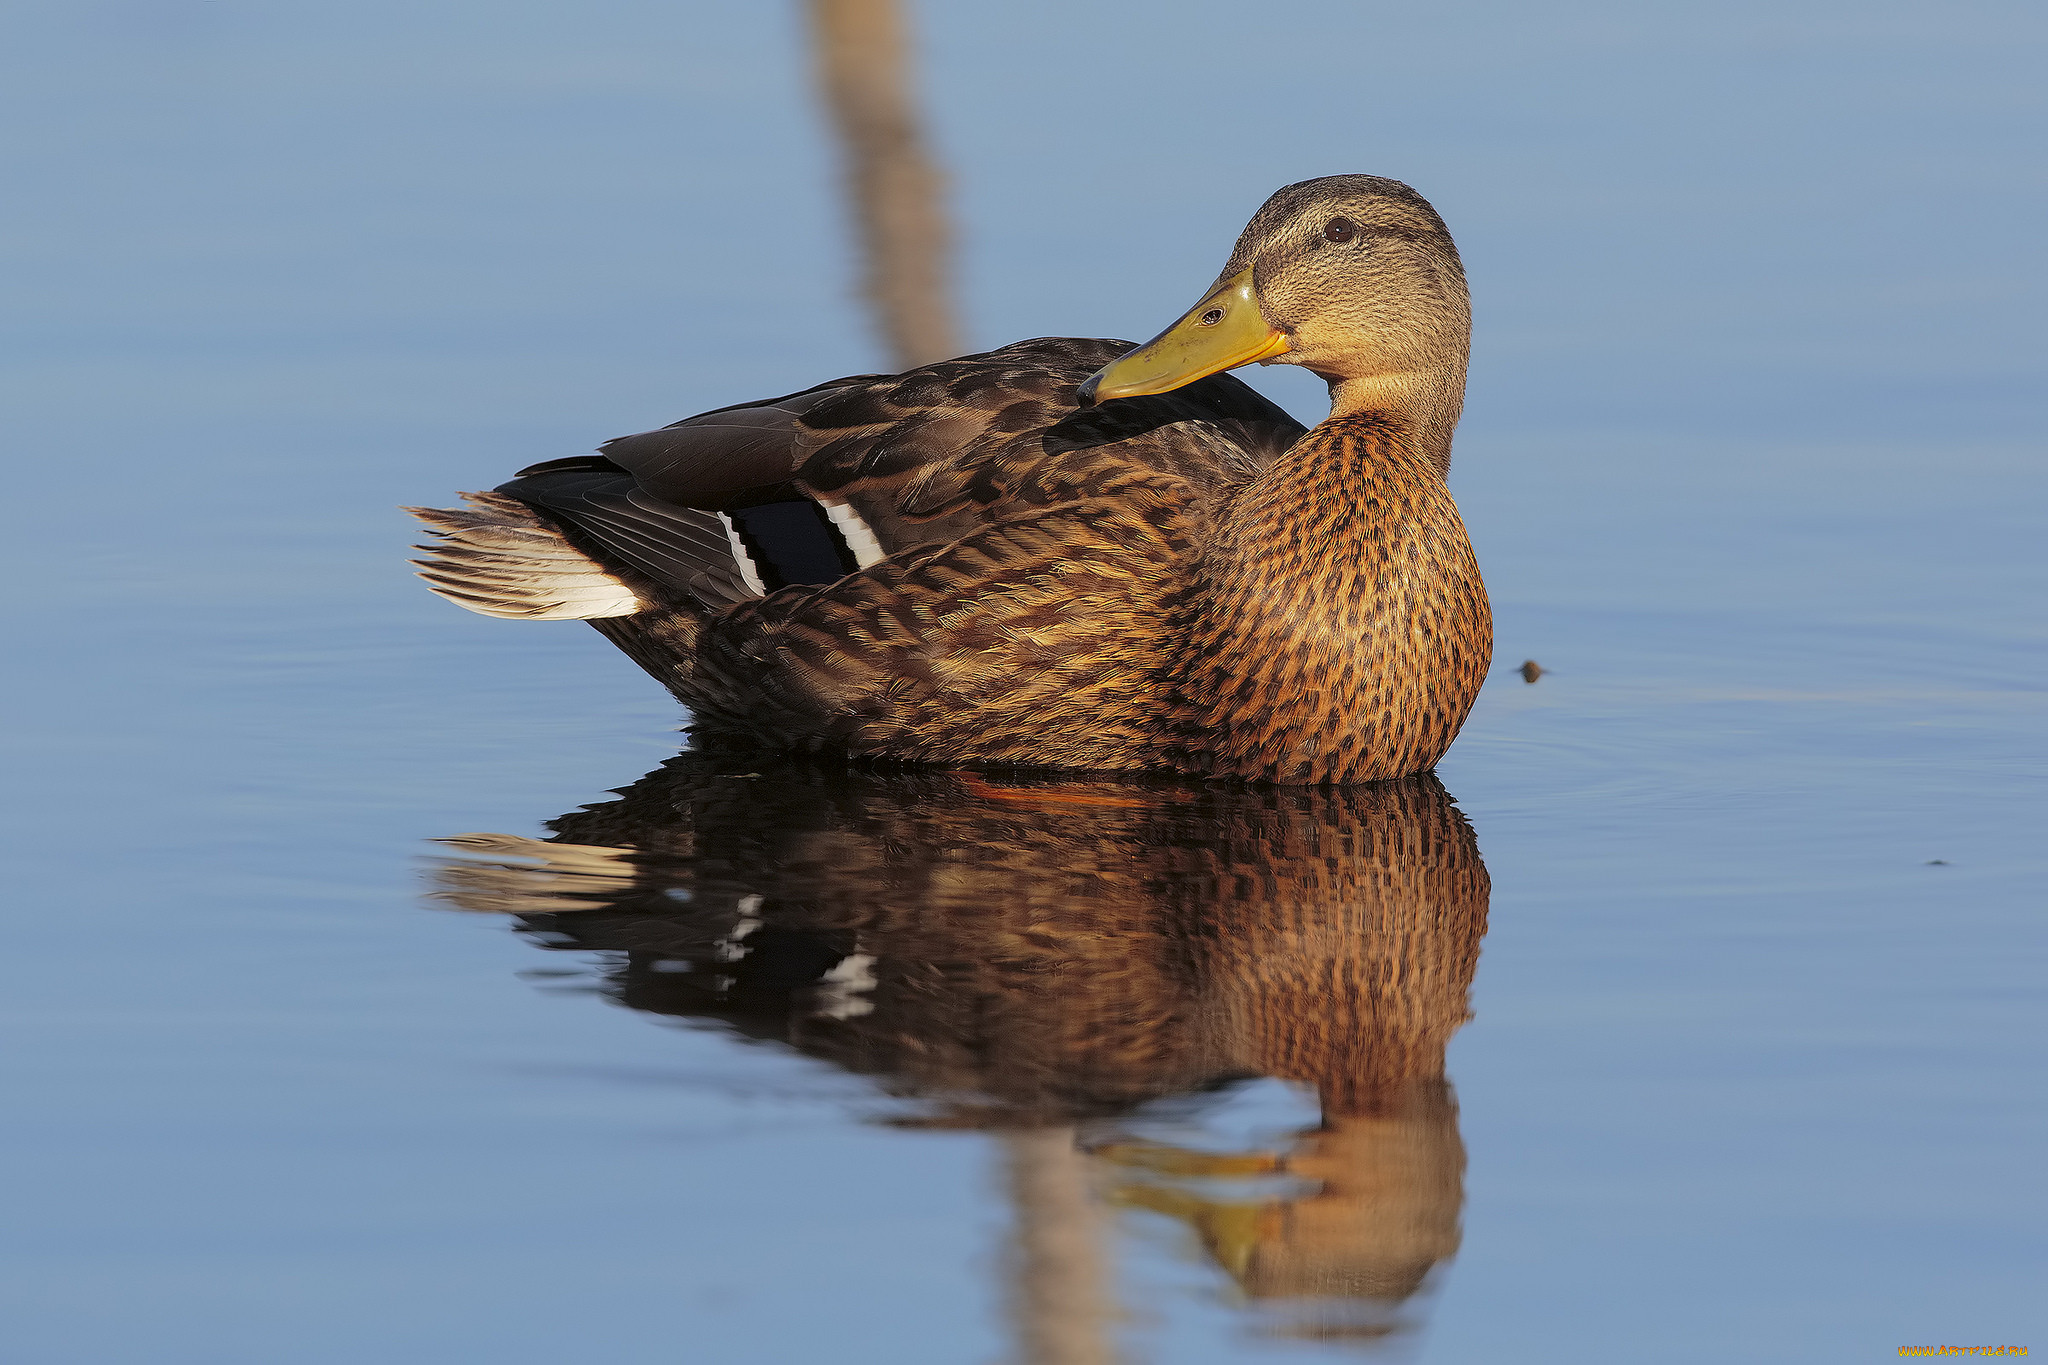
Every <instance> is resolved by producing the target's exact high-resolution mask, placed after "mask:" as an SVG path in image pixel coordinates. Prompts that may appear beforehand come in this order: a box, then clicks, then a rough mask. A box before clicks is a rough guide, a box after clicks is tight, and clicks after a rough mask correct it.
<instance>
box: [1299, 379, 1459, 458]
mask: <svg viewBox="0 0 2048 1365" xmlns="http://www.w3.org/2000/svg"><path fill="white" fill-rule="evenodd" d="M1325 378H1327V379H1328V381H1329V385H1330V417H1331V418H1333V419H1334V418H1338V417H1368V416H1369V417H1376V418H1379V419H1381V420H1383V421H1384V422H1386V423H1387V424H1389V425H1390V426H1395V427H1398V428H1399V429H1400V430H1401V431H1402V432H1403V433H1405V435H1404V439H1405V440H1406V442H1407V443H1408V444H1409V446H1410V447H1412V448H1413V449H1414V450H1415V452H1416V453H1417V454H1419V455H1421V456H1422V457H1423V458H1424V459H1426V460H1428V461H1429V462H1430V463H1431V464H1432V465H1434V466H1436V472H1437V476H1438V477H1439V478H1442V477H1444V476H1445V475H1447V474H1449V473H1450V469H1451V433H1452V432H1453V431H1455V430H1457V427H1458V414H1459V413H1461V412H1463V411H1464V408H1465V365H1464V362H1463V361H1462V360H1461V361H1459V362H1458V363H1457V364H1455V365H1446V366H1444V367H1443V368H1441V369H1434V370H1403V371H1399V372H1397V373H1394V374H1375V375H1367V376H1364V377H1362V378H1357V379H1343V378H1338V377H1335V376H1325Z"/></svg>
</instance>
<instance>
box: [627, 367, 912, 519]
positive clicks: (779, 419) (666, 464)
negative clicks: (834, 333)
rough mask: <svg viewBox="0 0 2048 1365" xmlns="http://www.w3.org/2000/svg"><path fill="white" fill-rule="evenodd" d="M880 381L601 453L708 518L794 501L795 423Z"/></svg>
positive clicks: (730, 414) (822, 388) (704, 422)
mask: <svg viewBox="0 0 2048 1365" xmlns="http://www.w3.org/2000/svg"><path fill="white" fill-rule="evenodd" d="M882 377H883V376H878V375H869V374H862V375H854V376H852V377H851V378H847V379H835V380H832V381H831V382H830V383H827V384H820V385H818V386H817V387H816V388H811V389H805V390H804V391H803V392H802V393H792V394H785V395H784V396H783V397H781V398H770V399H767V400H765V401H763V402H759V403H741V404H737V405H735V406H733V407H729V408H717V409H714V410H713V411H711V412H703V413H699V414H697V415H696V416H695V417H685V418H684V419H683V420H682V421H680V422H674V423H671V424H670V425H668V426H665V427H662V428H661V429H659V430H657V431H643V432H641V433H639V434H638V435H635V436H620V437H617V438H615V439H613V440H610V441H606V442H605V443H604V444H603V445H601V446H599V447H598V449H599V450H600V451H601V452H602V453H603V454H604V456H605V458H606V459H608V460H610V461H612V462H613V463H614V464H615V465H617V466H618V467H619V468H621V469H624V470H627V471H628V472H630V473H631V474H632V475H633V476H634V478H636V479H638V480H639V482H640V487H641V488H642V489H644V490H646V491H647V492H648V493H650V494H652V495H653V496H654V497H657V498H660V499H662V500H663V501H665V502H672V503H675V504H676V505H677V506H680V507H696V508H700V509H702V510H704V511H707V512H723V511H729V510H730V509H732V508H734V507H745V506H747V505H749V504H751V503H756V502H774V501H779V500H780V499H783V498H788V497H791V496H794V494H793V493H792V492H791V490H790V487H789V481H790V477H791V476H792V475H793V474H795V473H796V467H797V465H798V464H799V463H800V462H801V460H802V456H801V454H800V453H799V450H798V445H797V440H796V424H797V420H798V419H799V418H800V417H802V416H803V414H804V413H806V412H808V411H809V410H810V409H811V408H813V407H815V406H816V405H817V404H818V403H819V402H821V401H823V400H824V399H825V398H827V397H828V396H830V395H831V394H832V393H833V392H835V391H837V390H838V389H839V388H841V387H843V386H846V385H859V384H867V383H871V382H873V381H874V380H876V379H878V378H882Z"/></svg>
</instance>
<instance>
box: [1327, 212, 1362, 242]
mask: <svg viewBox="0 0 2048 1365" xmlns="http://www.w3.org/2000/svg"><path fill="white" fill-rule="evenodd" d="M1357 235H1358V224H1356V223H1354V222H1352V221H1351V220H1350V219H1349V218H1332V219H1331V220H1330V221H1329V222H1327V223H1325V224H1323V239H1324V240H1325V241H1330V242H1348V241H1350V240H1351V239H1352V238H1353V237H1356V236H1357Z"/></svg>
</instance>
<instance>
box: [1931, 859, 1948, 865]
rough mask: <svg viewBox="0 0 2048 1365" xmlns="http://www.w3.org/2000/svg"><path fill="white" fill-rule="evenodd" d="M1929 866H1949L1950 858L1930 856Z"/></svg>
mask: <svg viewBox="0 0 2048 1365" xmlns="http://www.w3.org/2000/svg"><path fill="white" fill-rule="evenodd" d="M1927 866H1929V867H1947V866H1948V859H1946V858H1929V859H1928V860H1927Z"/></svg>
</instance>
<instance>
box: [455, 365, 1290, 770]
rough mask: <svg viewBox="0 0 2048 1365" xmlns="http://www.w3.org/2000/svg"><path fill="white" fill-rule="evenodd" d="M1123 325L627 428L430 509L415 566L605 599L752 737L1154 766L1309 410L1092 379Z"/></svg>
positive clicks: (891, 753) (521, 607) (702, 710)
mask: <svg viewBox="0 0 2048 1365" xmlns="http://www.w3.org/2000/svg"><path fill="white" fill-rule="evenodd" d="M1128 349H1129V343H1126V342H1120V341H1110V340H1086V339H1074V338H1042V339H1039V340H1035V341H1025V342H1018V343H1016V344H1014V345H1011V346H1006V347H1004V348H1002V349H1001V350H997V351H992V352H989V353H987V354H985V355H977V356H967V357H963V358H961V359H958V360H951V361H945V362H942V363H939V364H935V365H929V366H925V367H923V368H921V369H917V370H912V371H908V372H906V373H904V374H900V375H860V376H854V377H851V378H847V379H840V380H835V381H833V382H831V383H828V384H824V385H820V386H818V387H816V388H813V389H809V390H805V391H803V392H801V393H797V394H792V395H787V396H785V397H782V398H777V399H770V400H766V401H763V402H759V403H753V404H744V405H740V406H737V407H733V408H726V409H720V410H717V411H714V412H709V413H704V414H701V415H699V416H697V417H692V418H688V419H686V420H684V421H682V422H678V423H676V424H674V425H673V426H669V427H664V428H662V429H660V430H658V431H650V432H645V433H642V434H640V435H635V436H627V437H621V438H619V439H618V440H614V441H610V442H607V443H606V444H605V445H604V446H603V447H601V454H598V455H591V456H578V457H572V458H570V459H567V460H556V461H551V462H548V463H546V464H542V465H536V466H532V467H530V468H528V469H526V470H523V471H521V474H520V477H518V478H516V479H514V480H513V481H512V482H510V483H507V484H505V485H502V486H501V487H500V488H499V489H498V490H497V491H496V493H495V494H487V495H479V496H478V497H475V498H472V499H471V501H472V503H473V505H474V508H475V510H473V511H471V512H466V513H443V512H428V513H425V514H423V515H424V517H425V519H426V520H428V521H429V523H430V524H432V525H434V526H435V527H436V529H437V530H440V531H441V532H442V533H443V534H444V536H445V537H446V540H445V541H444V542H443V544H441V545H439V546H437V547H435V550H436V554H437V558H436V559H435V560H433V561H428V562H426V563H425V564H424V567H425V568H426V570H427V573H426V575H425V576H426V577H427V578H428V580H429V583H430V586H433V587H434V589H435V590H436V591H437V592H441V593H442V594H443V595H444V596H448V597H450V598H451V599H453V600H456V601H458V602H459V603H460V604H462V605H464V606H467V607H469V608H471V609H472V610H479V611H484V612H486V613H488V614H495V615H506V616H527V617H534V616H539V617H581V618H584V619H589V620H591V621H592V624H593V625H596V626H597V627H598V628H599V629H600V630H601V631H603V632H604V633H605V634H606V635H607V636H609V637H610V638H612V639H613V640H614V642H615V643H617V644H619V645H620V647H621V648H623V649H625V650H626V652H627V653H628V654H630V655H631V656H632V657H633V658H634V659H635V660H636V661H638V662H639V663H641V664H642V666H643V667H645V668H646V669H647V670H648V671H649V672H650V673H652V674H653V675H654V676H655V677H657V678H659V679H660V680H661V681H662V682H663V683H664V684H666V685H667V686H668V687H669V688H670V690H671V691H673V692H674V693H675V694H676V695H677V696H678V697H679V698H681V699H682V700H683V701H684V702H685V703H686V704H687V705H689V706H690V707H691V708H692V710H693V711H694V712H695V713H696V715H697V719H698V721H699V723H700V725H704V726H707V727H709V728H711V729H713V730H717V731H723V732H730V733H737V734H739V735H741V736H743V737H745V738H747V739H749V740H752V741H756V742H766V743H770V744H774V745H776V746H778V747H801V748H819V747H834V748H845V749H848V750H850V751H852V752H855V753H866V754H873V755H877V756H886V757H893V758H900V759H907V760H913V761H925V762H958V761H970V762H972V761H979V762H1014V763H1031V764H1057V765H1063V766H1064V765H1072V766H1088V767H1104V766H1108V767H1125V766H1144V760H1143V758H1142V753H1141V751H1142V750H1144V749H1145V748H1146V747H1147V746H1148V745H1150V744H1153V743H1155V742H1156V735H1155V734H1154V731H1156V729H1157V728H1158V726H1159V724H1160V722H1161V721H1162V720H1163V719H1164V718H1163V716H1162V715H1161V714H1160V712H1159V707H1158V699H1157V698H1156V697H1153V696H1150V695H1147V693H1148V690H1149V689H1152V688H1154V687H1156V681H1157V680H1156V678H1155V677H1153V676H1152V675H1155V674H1156V673H1157V670H1158V667H1159V663H1160V656H1161V653H1162V651H1164V650H1165V649H1166V648H1167V636H1168V634H1169V633H1170V625H1169V621H1168V617H1169V616H1170V615H1171V614H1172V612H1173V611H1174V610H1175V609H1176V603H1175V595H1176V593H1177V592H1180V591H1182V590H1184V586H1185V585H1184V582H1183V580H1184V578H1185V575H1186V572H1187V570H1188V568H1189V565H1190V562H1191V556H1193V555H1194V554H1195V553H1196V552H1197V551H1198V548H1199V544H1200V542H1201V540H1202V538H1203V537H1204V535H1205V534H1206V531H1207V528H1208V526H1209V524H1210V522H1211V519H1212V518H1213V516H1214V513H1215V511H1216V509H1217V507H1218V506H1219V505H1220V504H1221V503H1222V502H1223V501H1224V500H1225V499H1227V498H1228V497H1229V496H1230V494H1231V493H1232V492H1233V491H1234V490H1235V489H1236V488H1237V487H1238V486H1239V485H1240V484H1241V483H1242V482H1243V481H1244V480H1245V479H1246V478H1248V477H1249V476H1250V475H1251V474H1253V473H1254V472H1256V471H1257V470H1258V469H1260V468H1261V467H1263V466H1264V465H1265V464H1266V463H1268V462H1269V461H1270V460H1272V459H1273V458H1275V457H1276V456H1278V455H1279V454H1280V453H1281V452H1282V451H1284V450H1285V449H1286V448H1287V447H1288V446H1289V445H1291V444H1292V443H1293V442H1294V441H1295V440H1296V439H1297V438H1298V437H1299V436H1300V435H1301V434H1302V428H1301V427H1300V425H1299V424H1298V423H1296V422H1294V421H1293V420H1292V419H1291V418H1289V417H1288V416H1287V415H1286V414H1285V413H1284V412H1282V411H1281V410H1280V409H1279V408H1277V407H1275V406H1274V405H1273V404H1271V403H1269V402H1267V401H1266V400H1265V399H1263V398H1261V397H1260V396H1259V395H1258V394H1256V393H1255V392H1253V391H1252V390H1251V389H1249V388H1247V387H1246V386H1245V385H1243V384H1241V383H1239V382H1238V381H1236V380H1234V379H1231V378H1229V377H1227V376H1221V375H1219V376H1215V377H1212V378H1209V379H1205V380H1202V381H1200V382H1198V383H1195V384H1191V385H1189V386H1187V387H1186V388H1184V389H1181V390H1178V391H1176V392H1173V393H1170V394H1163V395H1159V396H1156V397H1148V398H1141V399H1130V400H1121V401H1118V402H1116V403H1113V404H1107V405H1105V406H1103V407H1099V408H1081V407H1079V406H1078V405H1077V402H1076V397H1075V390H1076V388H1077V387H1078V386H1079V384H1080V383H1081V381H1082V380H1084V379H1086V378H1087V377H1088V376H1089V375H1090V374H1092V373H1093V372H1094V371H1095V370H1097V369H1099V368H1100V367H1101V366H1103V365H1104V364H1107V363H1108V362H1109V361H1110V360H1113V359H1115V358H1116V357H1117V356H1118V355H1120V354H1122V353H1124V352H1125V351H1127V350H1128Z"/></svg>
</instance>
